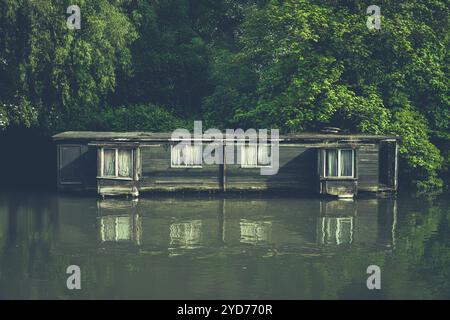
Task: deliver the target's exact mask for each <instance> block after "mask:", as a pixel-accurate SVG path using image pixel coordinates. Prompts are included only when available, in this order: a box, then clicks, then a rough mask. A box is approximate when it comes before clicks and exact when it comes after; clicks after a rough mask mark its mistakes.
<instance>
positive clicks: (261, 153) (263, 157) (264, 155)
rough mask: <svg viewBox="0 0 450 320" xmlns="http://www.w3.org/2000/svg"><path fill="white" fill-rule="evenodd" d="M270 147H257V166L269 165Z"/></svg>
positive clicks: (261, 145)
mask: <svg viewBox="0 0 450 320" xmlns="http://www.w3.org/2000/svg"><path fill="white" fill-rule="evenodd" d="M269 152H270V146H269V145H267V144H260V145H258V164H259V165H263V166H264V165H268V164H270V157H269V156H270V154H269Z"/></svg>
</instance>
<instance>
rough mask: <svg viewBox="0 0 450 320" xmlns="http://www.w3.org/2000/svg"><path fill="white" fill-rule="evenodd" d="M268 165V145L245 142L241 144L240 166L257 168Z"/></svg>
mask: <svg viewBox="0 0 450 320" xmlns="http://www.w3.org/2000/svg"><path fill="white" fill-rule="evenodd" d="M269 165H270V145H267V144H246V145H243V146H241V166H242V167H243V168H258V167H264V166H269Z"/></svg>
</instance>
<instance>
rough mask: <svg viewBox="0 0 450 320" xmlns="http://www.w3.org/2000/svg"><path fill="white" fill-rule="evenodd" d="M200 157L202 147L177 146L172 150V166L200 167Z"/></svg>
mask: <svg viewBox="0 0 450 320" xmlns="http://www.w3.org/2000/svg"><path fill="white" fill-rule="evenodd" d="M202 156H203V148H202V145H186V144H179V145H176V146H174V147H173V148H172V165H174V166H194V165H195V166H201V165H202Z"/></svg>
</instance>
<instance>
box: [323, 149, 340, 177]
mask: <svg viewBox="0 0 450 320" xmlns="http://www.w3.org/2000/svg"><path fill="white" fill-rule="evenodd" d="M337 153H338V152H337V150H332V149H331V150H326V157H325V160H326V167H325V168H326V170H325V171H326V172H325V173H326V176H327V177H336V176H337Z"/></svg>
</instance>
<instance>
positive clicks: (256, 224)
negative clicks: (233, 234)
mask: <svg viewBox="0 0 450 320" xmlns="http://www.w3.org/2000/svg"><path fill="white" fill-rule="evenodd" d="M240 229H241V242H242V243H248V244H257V243H261V242H270V240H271V233H272V222H270V221H251V220H247V219H241V221H240Z"/></svg>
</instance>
